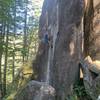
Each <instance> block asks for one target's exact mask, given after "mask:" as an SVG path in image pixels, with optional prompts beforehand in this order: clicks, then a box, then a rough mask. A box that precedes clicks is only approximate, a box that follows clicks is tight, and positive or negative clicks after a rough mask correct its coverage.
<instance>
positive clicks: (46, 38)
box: [42, 33, 49, 44]
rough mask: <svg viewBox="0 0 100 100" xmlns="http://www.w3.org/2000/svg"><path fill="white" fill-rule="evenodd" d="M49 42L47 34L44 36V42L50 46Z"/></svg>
mask: <svg viewBox="0 0 100 100" xmlns="http://www.w3.org/2000/svg"><path fill="white" fill-rule="evenodd" d="M48 41H49V37H48V34H47V33H45V34H44V36H43V39H42V42H43V43H46V44H48Z"/></svg>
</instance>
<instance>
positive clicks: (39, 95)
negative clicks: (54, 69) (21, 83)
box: [14, 81, 55, 100]
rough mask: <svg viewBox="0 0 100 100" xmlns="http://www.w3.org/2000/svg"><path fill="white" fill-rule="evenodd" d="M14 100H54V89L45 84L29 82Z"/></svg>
mask: <svg viewBox="0 0 100 100" xmlns="http://www.w3.org/2000/svg"><path fill="white" fill-rule="evenodd" d="M14 100H55V89H54V88H53V87H52V86H50V85H47V84H46V83H43V82H37V81H31V82H29V83H28V84H27V85H26V87H24V88H23V89H22V90H21V91H19V92H18V94H17V95H16V96H15V99H14Z"/></svg>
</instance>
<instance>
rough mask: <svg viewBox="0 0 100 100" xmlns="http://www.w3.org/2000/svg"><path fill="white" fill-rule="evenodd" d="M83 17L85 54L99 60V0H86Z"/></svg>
mask: <svg viewBox="0 0 100 100" xmlns="http://www.w3.org/2000/svg"><path fill="white" fill-rule="evenodd" d="M84 19H85V23H84V38H85V46H84V47H85V53H86V56H88V55H90V56H91V57H92V59H93V60H100V0H88V2H87V7H86V11H85V17H84Z"/></svg>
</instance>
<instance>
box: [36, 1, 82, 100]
mask: <svg viewBox="0 0 100 100" xmlns="http://www.w3.org/2000/svg"><path fill="white" fill-rule="evenodd" d="M83 5H84V4H83V1H82V0H45V1H44V5H43V10H42V15H41V17H40V30H39V37H40V40H41V41H42V38H43V36H44V34H45V33H46V32H47V33H48V34H49V35H50V36H51V40H52V46H53V47H52V48H51V47H50V46H47V45H44V44H43V43H42V42H40V46H39V50H38V51H39V52H38V55H37V59H38V60H37V64H36V65H37V66H36V68H37V69H39V76H38V79H39V81H46V76H47V75H48V71H47V70H48V65H49V84H51V85H52V86H53V87H54V88H55V90H56V100H65V98H66V97H67V96H68V95H70V94H71V92H72V88H73V84H74V83H75V80H76V79H78V73H79V67H78V63H79V59H80V58H81V55H82V16H83ZM48 62H49V64H48Z"/></svg>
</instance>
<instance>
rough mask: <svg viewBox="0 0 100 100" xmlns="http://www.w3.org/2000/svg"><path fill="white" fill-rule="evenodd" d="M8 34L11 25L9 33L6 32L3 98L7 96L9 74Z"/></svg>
mask: <svg viewBox="0 0 100 100" xmlns="http://www.w3.org/2000/svg"><path fill="white" fill-rule="evenodd" d="M8 34H9V25H7V32H6V46H5V65H4V72H3V75H4V77H3V96H5V95H6V72H7V60H8Z"/></svg>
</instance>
